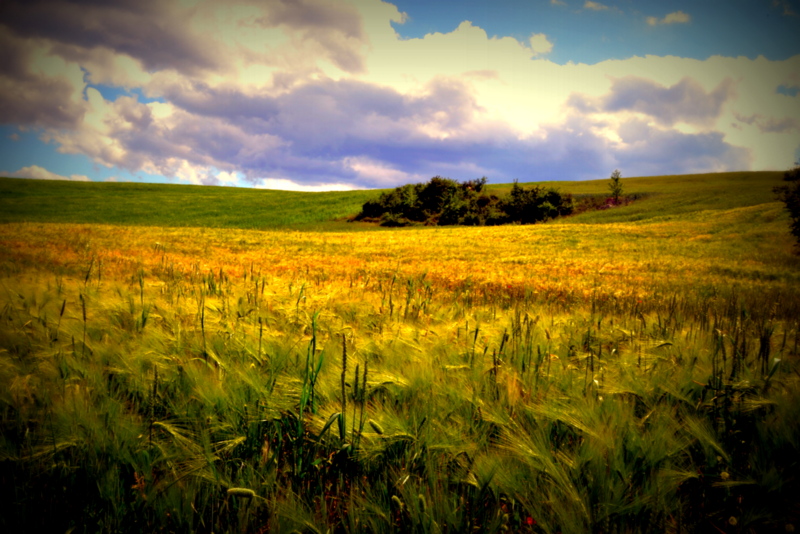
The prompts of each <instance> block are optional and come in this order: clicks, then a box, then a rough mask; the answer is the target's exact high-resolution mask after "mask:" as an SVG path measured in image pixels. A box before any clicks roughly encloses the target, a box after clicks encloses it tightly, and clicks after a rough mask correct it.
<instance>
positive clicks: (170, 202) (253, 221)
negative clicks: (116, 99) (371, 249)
mask: <svg viewBox="0 0 800 534" xmlns="http://www.w3.org/2000/svg"><path fill="white" fill-rule="evenodd" d="M372 196H374V192H372V191H349V192H331V193H298V192H291V191H271V190H257V189H239V188H235V187H207V186H192V185H165V184H135V183H110V184H109V183H85V182H62V181H43V180H25V179H14V178H2V179H0V223H7V222H56V223H93V224H96V223H103V224H117V225H134V226H194V227H201V226H202V227H211V228H283V227H288V226H291V227H302V228H309V227H314V226H315V225H318V224H319V223H322V222H328V221H331V220H334V219H338V218H341V217H345V216H347V215H350V214H352V213H354V212H356V211H358V209H359V208H360V206H361V204H363V203H364V202H366V200H367V199H369V198H371V197H372Z"/></svg>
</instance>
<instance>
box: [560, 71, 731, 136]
mask: <svg viewBox="0 0 800 534" xmlns="http://www.w3.org/2000/svg"><path fill="white" fill-rule="evenodd" d="M735 95H736V91H735V87H734V82H733V81H732V80H731V79H730V78H726V79H724V80H723V81H721V82H720V83H719V85H718V86H717V87H716V88H715V89H714V90H712V91H710V92H706V91H705V90H704V89H703V86H702V85H701V84H700V83H699V82H697V81H696V80H694V79H693V78H689V77H686V78H683V79H682V80H681V81H680V82H678V83H677V84H675V85H673V86H671V87H664V86H663V85H661V84H658V83H655V82H653V81H651V80H648V79H646V78H640V77H637V76H626V77H624V78H617V79H614V80H613V82H612V85H611V91H610V92H609V93H608V94H607V95H605V96H603V97H601V98H599V99H595V100H594V101H593V100H592V99H590V98H587V97H585V96H583V95H571V96H570V98H569V100H568V103H569V105H571V106H572V107H573V108H575V109H577V110H579V111H582V112H596V111H599V110H602V111H607V112H619V111H634V112H638V113H643V114H645V115H649V116H650V117H652V118H654V119H655V120H656V121H658V122H659V123H660V124H663V125H669V126H671V125H673V124H675V123H677V122H685V123H688V124H694V125H700V126H712V125H713V124H715V122H716V119H717V118H719V116H720V115H721V113H722V107H723V105H724V104H725V103H726V102H727V101H729V100H731V99H732V98H733V97H734V96H735Z"/></svg>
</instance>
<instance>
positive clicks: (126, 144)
mask: <svg viewBox="0 0 800 534" xmlns="http://www.w3.org/2000/svg"><path fill="white" fill-rule="evenodd" d="M10 1H13V0H10ZM47 1H49V0H45V2H47ZM273 4H274V5H273ZM131 5H134V4H131ZM129 7H130V6H129ZM584 8H585V9H589V10H603V9H608V6H605V5H604V4H599V3H596V2H591V1H589V2H586V3H585V4H584ZM20 9H22V8H20ZM37 9H38V8H37ZM93 9H98V10H99V11H98V13H93V14H90V15H91V16H88V17H87V19H86V20H97V21H107V22H109V24H111V23H113V24H117V25H118V30H119V31H120V32H123V33H124V32H128V33H125V35H126V36H127V37H126V39H132V40H134V41H136V42H134V43H132V44H130V45H129V44H126V43H127V41H126V39H122V38H121V37H120V36H112V35H108V32H105V33H102V32H101V34H102V35H99V36H97V35H95V37H93V38H94V39H97V40H96V41H91V40H90V39H89V37H87V36H86V35H84V32H82V31H78V30H80V29H81V28H83V27H84V25H85V24H86V22H85V21H84V20H83V19H80V18H75V17H72V18H69V19H68V20H66V21H65V28H66V29H63V28H62V29H61V30H59V32H60V33H58V34H57V35H52V36H49V34H47V32H48V31H56V30H54V29H53V28H50V27H48V28H45V29H41V32H44V33H42V35H44V36H43V37H38V38H36V39H23V38H20V37H17V36H15V35H11V34H3V32H0V44H4V45H7V46H6V48H7V49H8V50H12V51H14V52H15V54H12V56H13V57H11V56H10V57H11V59H10V60H9V65H10V68H8V69H6V71H5V72H4V73H0V81H4V82H6V83H7V84H9V86H10V87H13V88H14V90H10V91H6V92H4V93H3V95H0V97H2V98H0V105H2V106H3V107H2V108H0V109H4V110H12V111H13V113H12V115H10V121H11V123H12V124H18V125H20V126H25V125H27V126H32V127H38V128H40V131H41V132H42V134H41V135H42V138H43V139H44V140H46V141H49V142H52V143H54V144H55V145H57V146H58V148H59V150H60V151H61V152H65V153H74V154H85V155H87V156H89V157H90V158H91V159H92V160H93V161H94V162H96V163H97V164H100V165H105V166H109V167H117V168H120V169H126V170H128V171H131V172H138V171H145V172H148V173H153V174H163V175H165V176H168V177H172V178H175V179H176V180H181V181H184V182H187V183H196V184H211V183H214V184H239V185H247V184H254V185H255V184H261V185H260V186H261V187H264V186H266V187H271V188H280V189H294V190H299V189H300V188H310V189H304V190H320V188H328V189H330V188H334V189H336V188H339V189H342V188H349V187H355V186H359V187H388V186H392V185H397V184H399V183H404V182H408V181H419V180H424V179H426V178H427V177H430V176H432V175H434V174H440V173H442V174H444V173H453V177H456V178H460V179H467V178H475V177H478V176H480V175H482V174H486V175H487V176H489V177H490V178H493V179H509V180H510V179H513V178H515V177H518V178H520V179H528V178H531V179H532V178H533V177H534V176H539V175H541V176H542V177H543V178H547V177H558V178H577V177H591V176H593V175H594V174H595V173H596V172H598V171H600V172H601V173H602V174H607V172H608V169H606V168H605V167H609V168H611V169H613V168H614V167H615V166H618V165H619V164H621V163H624V162H628V163H629V164H630V165H631V166H632V167H633V168H638V169H644V170H646V171H648V172H650V171H653V172H657V173H658V172H660V173H662V174H668V173H671V172H674V169H676V168H680V169H701V168H702V167H703V165H706V166H707V168H708V169H717V168H721V167H724V168H732V167H733V166H735V165H746V166H751V165H752V166H753V167H754V168H776V167H777V168H780V167H787V166H789V165H790V164H791V163H792V158H793V153H794V149H795V148H796V144H797V142H796V133H797V125H798V124H800V122H798V121H800V110H799V109H798V104H797V102H800V99H796V98H794V99H793V98H792V97H789V96H787V95H782V94H777V93H776V88H777V87H779V86H781V85H785V86H787V87H788V86H792V84H794V85H797V80H800V56H797V57H795V58H791V59H788V60H785V61H769V60H766V59H764V58H757V59H755V60H751V59H748V58H745V57H740V58H723V57H711V58H708V59H706V60H702V61H701V60H694V59H684V58H678V57H653V56H647V57H631V58H627V59H623V60H611V61H604V62H601V63H597V64H595V65H585V64H572V63H570V64H566V65H558V64H556V63H553V62H552V61H549V60H547V59H545V58H546V57H547V54H548V53H550V52H551V51H552V49H553V43H552V42H551V41H550V39H549V38H548V36H547V35H545V34H543V33H532V34H531V36H530V37H529V38H527V39H524V40H518V39H514V38H511V37H490V36H489V35H487V33H486V31H485V30H484V29H482V28H480V27H479V26H476V25H475V24H473V23H471V22H469V21H463V22H462V23H461V24H459V26H458V27H457V28H456V29H454V30H453V31H450V32H445V33H438V32H437V33H431V34H428V35H425V36H424V37H422V38H416V39H403V38H400V36H398V35H397V33H396V32H395V30H394V28H393V26H392V23H396V24H397V23H402V22H403V21H404V20H405V19H406V15H405V14H403V13H401V12H399V11H398V10H397V8H396V7H395V6H393V5H391V4H388V3H384V2H381V1H379V0H352V1H350V2H349V3H347V4H345V5H341V2H334V1H332V0H331V1H327V0H298V1H296V2H283V3H269V2H267V3H251V2H245V1H241V2H239V3H238V4H237V5H236V6H235V7H234V8H228V7H227V4H223V3H221V2H205V3H201V4H198V6H197V8H196V9H191V10H188V11H182V10H181V9H182V8H181V9H179V8H177V7H172V8H169V9H167V8H164V10H163V12H162V8H158V7H153V8H152V9H153V10H154V11H153V12H152V13H151V15H150V16H151V18H158V17H157V15H159V14H161V15H163V16H164V17H165V18H164V20H166V21H168V22H169V23H170V24H172V23H174V24H177V25H179V26H180V28H178V29H177V30H176V32H175V34H174V35H173V36H172V37H170V39H172V40H171V41H169V43H167V44H171V46H172V48H171V49H169V50H159V49H157V46H156V45H158V46H160V45H161V44H164V43H161V41H158V42H154V43H149V44H148V43H141V42H138V41H137V39H141V37H139V36H137V34H136V32H134V31H133V29H132V27H131V26H130V25H129V24H128V23H127V22H125V21H117V20H116V19H115V18H113V17H112V14H111V12H110V11H108V10H105V11H104V9H105V8H100V7H92V6H88V7H87V10H93ZM126 9H127V8H126ZM123 11H124V10H123ZM145 11H146V10H145ZM140 15H141V14H140ZM178 15H181V16H183V15H185V16H186V17H188V19H187V20H188V22H185V23H184V22H181V21H180V20H179V19H180V17H179V16H178ZM108 17H112V18H111V19H109V18H108ZM684 18H685V19H686V20H683V19H684ZM139 20H140V22H141V20H142V19H141V17H140V18H139ZM181 20H182V19H181ZM655 20H656V24H673V23H681V22H688V21H689V20H691V19H690V17H689V16H688V15H685V14H683V12H680V11H678V12H675V13H670V14H668V15H666V16H665V17H663V18H661V19H657V18H656V19H655ZM211 29H214V31H213V32H212V31H211ZM534 29H535V28H534ZM37 31H38V30H37ZM41 32H40V33H41ZM212 34H213V35H214V37H213V38H211V39H210V40H208V41H207V42H206V41H204V40H203V37H204V36H206V35H212ZM153 38H154V39H155V38H156V37H153ZM165 38H166V37H158V39H165ZM103 39H105V40H103ZM20 58H22V59H20ZM220 58H223V59H224V61H223V60H221V59H220ZM81 68H83V69H85V76H86V79H84V71H82V70H81ZM3 76H5V78H3ZM726 80H727V81H726ZM792 80H794V81H792ZM87 82H89V83H106V84H113V85H118V86H121V87H124V88H127V89H137V90H140V91H141V93H142V94H144V95H146V96H148V97H160V98H161V99H163V100H164V101H163V102H150V103H143V102H141V101H140V100H139V98H138V97H136V96H132V97H131V96H120V97H116V98H115V99H114V100H113V101H111V100H106V99H104V98H103V96H102V95H101V94H100V92H98V91H97V90H95V89H93V88H87V86H86V84H87ZM32 87H40V88H44V89H47V90H44V89H41V90H37V91H29V92H27V93H26V91H27V89H28V88H32ZM137 92H138V91H137ZM84 95H85V97H84ZM3 99H4V100H3ZM734 113H736V114H738V115H739V116H741V117H750V116H754V114H758V117H759V118H758V119H757V120H756V119H754V120H753V121H751V123H746V122H742V121H739V120H737V118H736V116H734ZM732 124H734V125H735V126H731V125H732ZM633 131H639V132H645V133H647V135H646V136H644V135H643V136H642V138H641V139H640V140H639V141H637V142H633V141H632V139H634V138H635V136H634V137H632V134H631V132H633ZM655 143H664V144H665V146H669V147H673V148H674V149H675V150H684V151H689V150H690V149H691V151H690V152H691V154H689V155H687V158H686V159H687V163H685V164H684V163H683V162H681V161H679V160H681V156H680V155H678V154H672V156H671V158H670V157H667V155H665V154H664V153H663V151H659V149H658V148H657V147H656V145H655ZM792 143H794V145H793V146H792ZM744 147H746V149H745V148H744ZM787 147H790V148H787ZM782 152H785V154H783V153H782ZM647 158H650V160H648V159H647ZM659 168H660V169H661V170H660V171H658V169H659ZM623 171H624V172H626V174H630V172H631V169H623ZM264 177H268V178H264Z"/></svg>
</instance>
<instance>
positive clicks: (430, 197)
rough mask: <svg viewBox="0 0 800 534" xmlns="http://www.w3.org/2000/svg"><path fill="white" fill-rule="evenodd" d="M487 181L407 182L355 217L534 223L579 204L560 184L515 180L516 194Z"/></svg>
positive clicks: (404, 222) (393, 221)
mask: <svg viewBox="0 0 800 534" xmlns="http://www.w3.org/2000/svg"><path fill="white" fill-rule="evenodd" d="M486 180H487V179H486V177H485V176H484V177H483V178H479V179H475V180H468V181H466V182H459V181H457V180H452V179H450V178H443V177H441V176H434V177H433V178H431V179H430V180H429V181H428V182H425V183H419V184H407V185H403V186H400V187H397V188H395V189H394V190H392V191H389V192H386V193H381V195H380V197H379V198H378V199H376V200H370V201H367V202H366V203H365V204H364V205H363V207H362V209H361V212H360V213H359V214H358V215H356V216H355V218H354V220H357V221H371V222H379V223H380V224H381V225H382V226H409V225H415V224H424V225H440V226H444V225H465V226H484V225H497V224H509V223H520V224H533V223H537V222H543V221H547V220H548V219H554V218H556V217H560V216H563V215H569V214H571V213H572V212H573V210H574V209H575V206H574V203H573V199H572V195H570V194H562V193H561V192H560V191H559V190H558V189H555V188H544V187H540V186H533V187H530V188H525V187H523V186H521V185H519V183H518V182H517V181H514V185H513V186H512V188H511V192H510V193H508V194H507V195H503V196H497V195H493V194H488V193H487V192H486V187H485V186H486Z"/></svg>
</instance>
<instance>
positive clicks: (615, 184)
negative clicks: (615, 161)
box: [608, 169, 622, 204]
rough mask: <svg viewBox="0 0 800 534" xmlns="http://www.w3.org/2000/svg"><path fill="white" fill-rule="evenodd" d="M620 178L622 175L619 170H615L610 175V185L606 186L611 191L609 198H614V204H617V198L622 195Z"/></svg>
mask: <svg viewBox="0 0 800 534" xmlns="http://www.w3.org/2000/svg"><path fill="white" fill-rule="evenodd" d="M620 178H622V174H621V173H620V172H619V169H615V170H614V172H612V173H611V183H609V184H608V188H609V189H611V196H612V197H614V204H619V197H620V195H622V184H621V183H620Z"/></svg>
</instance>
